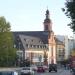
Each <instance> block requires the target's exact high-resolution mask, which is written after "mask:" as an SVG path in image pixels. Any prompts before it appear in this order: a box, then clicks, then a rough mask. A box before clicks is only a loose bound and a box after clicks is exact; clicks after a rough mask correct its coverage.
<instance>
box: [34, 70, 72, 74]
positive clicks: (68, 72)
mask: <svg viewBox="0 0 75 75" xmlns="http://www.w3.org/2000/svg"><path fill="white" fill-rule="evenodd" d="M35 75H71V74H70V71H69V70H58V72H45V73H36V74H35Z"/></svg>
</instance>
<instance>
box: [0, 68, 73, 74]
mask: <svg viewBox="0 0 75 75" xmlns="http://www.w3.org/2000/svg"><path fill="white" fill-rule="evenodd" d="M5 69H6V68H5ZM5 69H2V68H1V69H0V71H1V70H5ZM7 70H16V71H18V72H20V70H21V68H17V69H16V68H13V69H10V68H8V69H7ZM35 75H72V74H71V73H70V70H65V69H61V68H60V69H58V71H57V72H48V71H47V72H45V73H37V72H36V73H35Z"/></svg>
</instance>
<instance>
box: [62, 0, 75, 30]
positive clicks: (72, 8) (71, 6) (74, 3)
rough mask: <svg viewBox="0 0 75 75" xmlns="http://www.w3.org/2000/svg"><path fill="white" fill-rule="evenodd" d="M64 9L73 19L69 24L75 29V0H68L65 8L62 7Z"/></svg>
mask: <svg viewBox="0 0 75 75" xmlns="http://www.w3.org/2000/svg"><path fill="white" fill-rule="evenodd" d="M62 10H63V11H64V12H65V14H66V16H67V17H68V18H70V19H71V23H69V26H70V27H71V29H73V31H75V0H66V3H65V8H62Z"/></svg>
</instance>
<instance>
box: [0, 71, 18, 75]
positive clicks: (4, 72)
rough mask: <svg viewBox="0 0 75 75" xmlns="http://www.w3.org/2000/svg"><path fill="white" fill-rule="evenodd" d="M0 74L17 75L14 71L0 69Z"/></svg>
mask: <svg viewBox="0 0 75 75" xmlns="http://www.w3.org/2000/svg"><path fill="white" fill-rule="evenodd" d="M0 75H18V72H16V71H0Z"/></svg>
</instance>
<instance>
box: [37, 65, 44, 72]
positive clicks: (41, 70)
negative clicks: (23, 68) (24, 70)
mask: <svg viewBox="0 0 75 75" xmlns="http://www.w3.org/2000/svg"><path fill="white" fill-rule="evenodd" d="M37 72H45V69H44V67H43V66H38V67H37Z"/></svg>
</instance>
